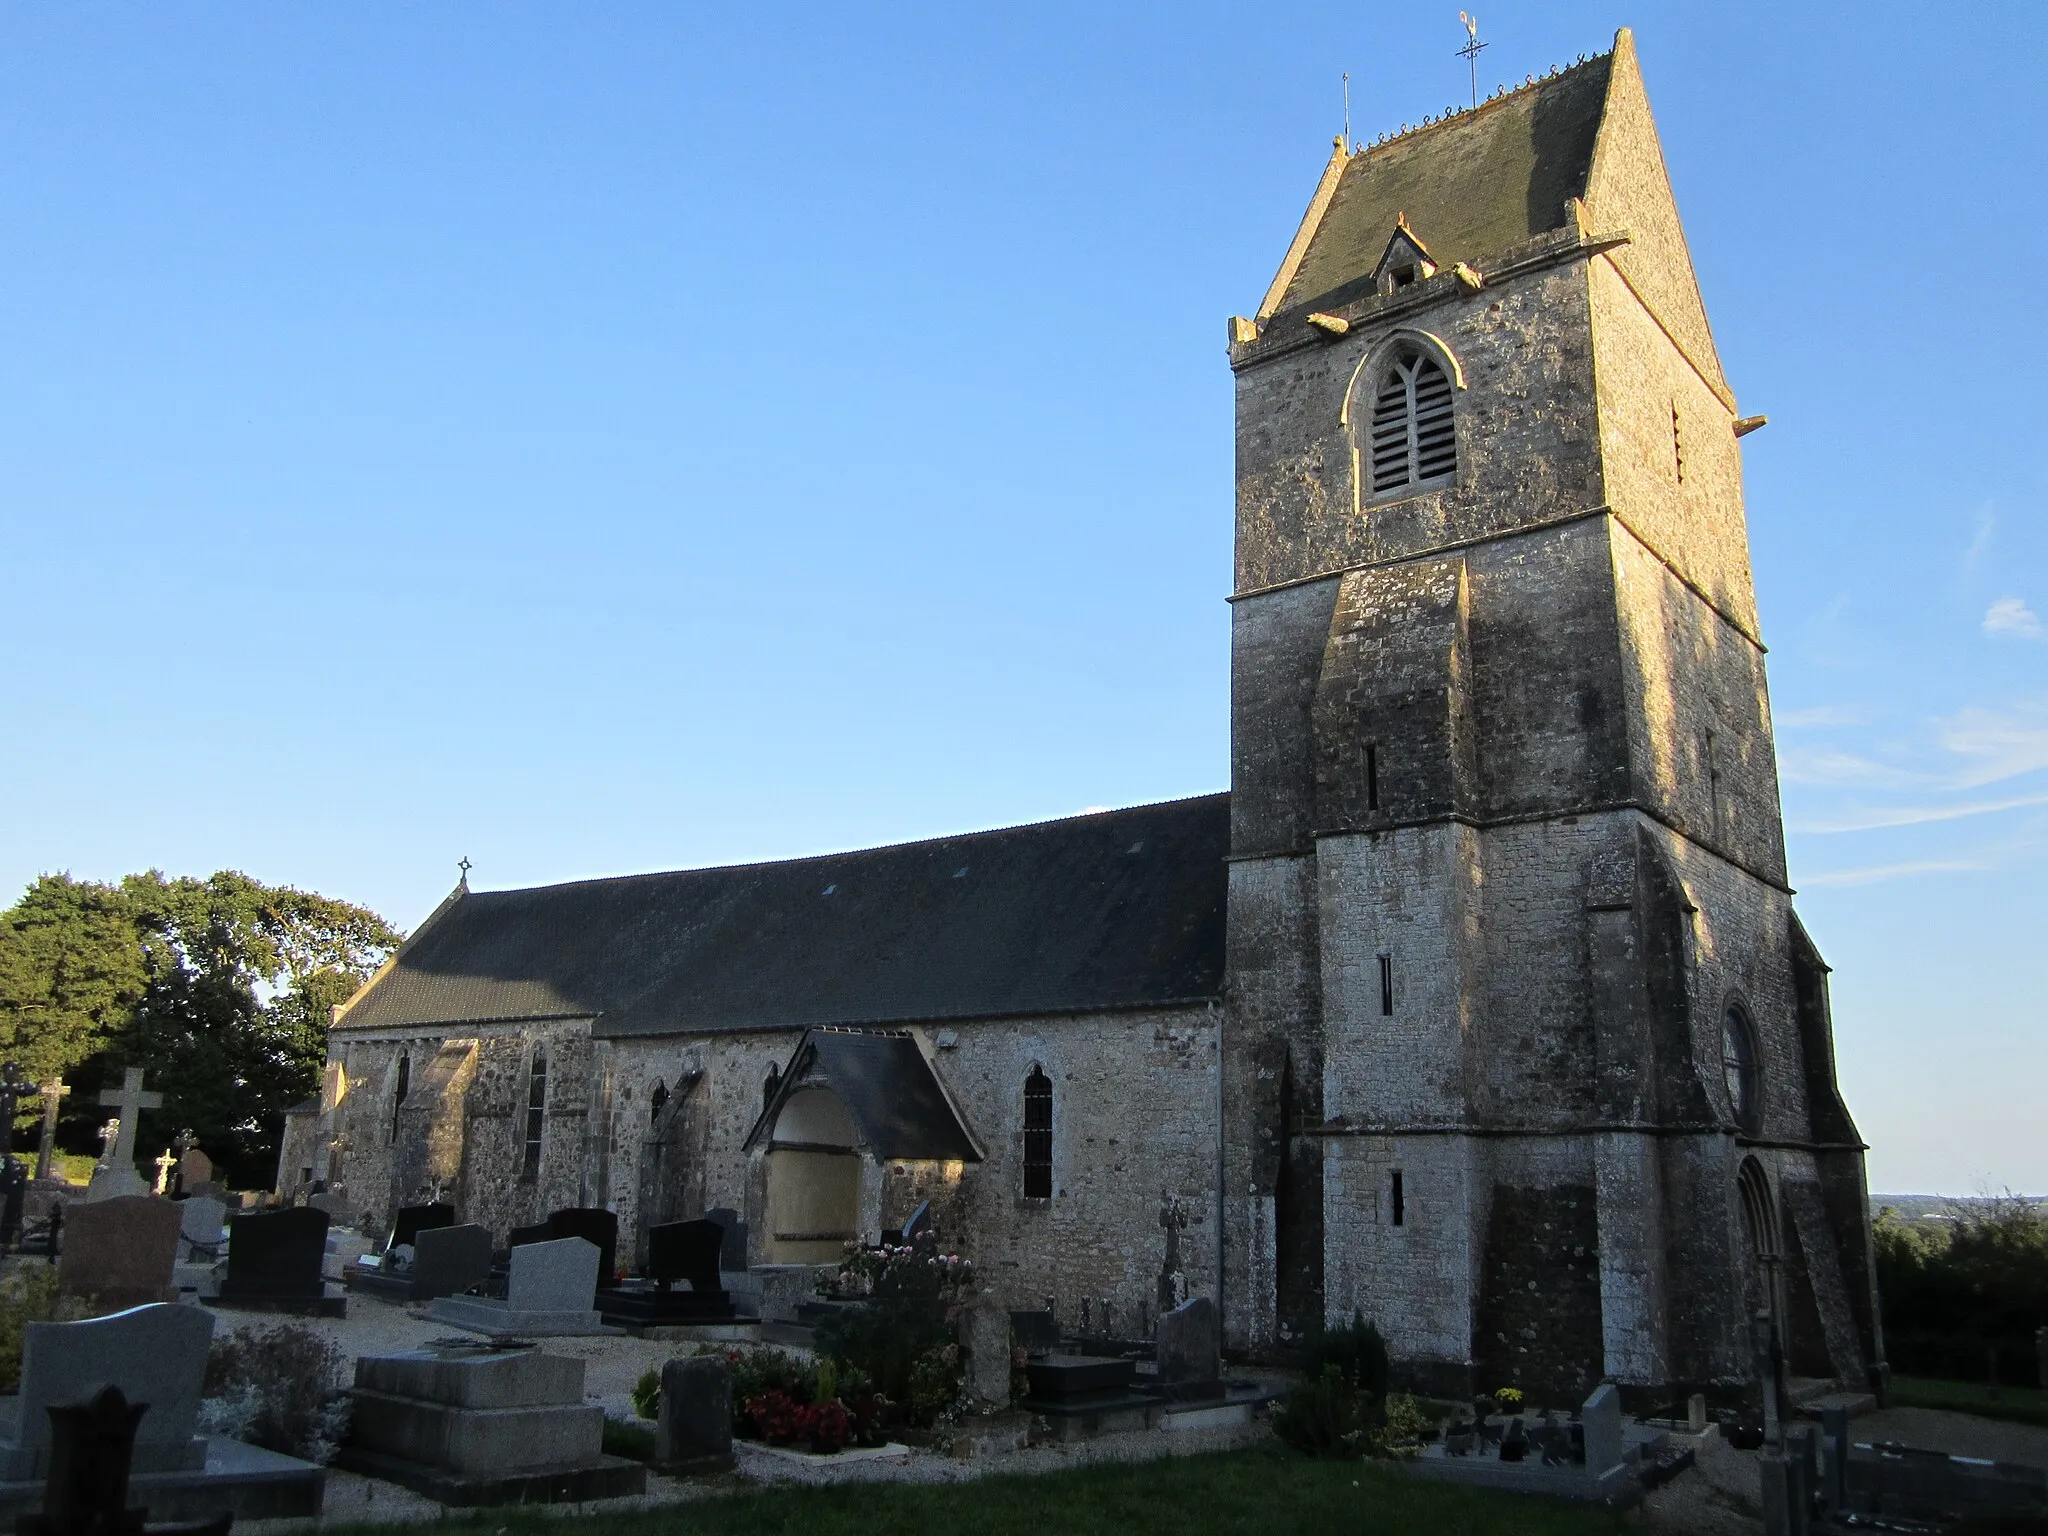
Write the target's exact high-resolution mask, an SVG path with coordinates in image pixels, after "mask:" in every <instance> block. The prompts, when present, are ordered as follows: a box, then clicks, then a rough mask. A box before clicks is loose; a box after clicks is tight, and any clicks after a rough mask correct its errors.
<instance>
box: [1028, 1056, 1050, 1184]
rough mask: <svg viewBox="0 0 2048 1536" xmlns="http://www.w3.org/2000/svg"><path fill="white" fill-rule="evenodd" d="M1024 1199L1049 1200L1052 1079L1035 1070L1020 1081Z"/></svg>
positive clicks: (1035, 1068) (1039, 1070)
mask: <svg viewBox="0 0 2048 1536" xmlns="http://www.w3.org/2000/svg"><path fill="white" fill-rule="evenodd" d="M1024 1198H1025V1199H1026V1200H1050V1199H1051V1198H1052V1079H1051V1078H1049V1077H1047V1076H1046V1075H1045V1073H1044V1071H1043V1070H1042V1069H1041V1068H1038V1067H1033V1068H1032V1069H1031V1075H1030V1076H1029V1077H1027V1078H1025V1079H1024Z"/></svg>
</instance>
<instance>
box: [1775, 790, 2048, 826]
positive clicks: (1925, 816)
mask: <svg viewBox="0 0 2048 1536" xmlns="http://www.w3.org/2000/svg"><path fill="white" fill-rule="evenodd" d="M2029 805H2048V790H2043V791H2042V792H2041V793H2039V794H2033V795H2015V796H2013V797H2012V798H2011V799H2009V800H1980V801H1977V802H1976V803H1974V804H1971V805H1897V806H1886V807H1880V808H1877V809H1873V810H1868V811H1853V812H1851V813H1850V815H1851V816H1852V817H1853V818H1854V819H1853V820H1847V821H1808V822H1801V823H1799V824H1797V825H1795V826H1794V827H1793V828H1792V830H1793V831H1795V832H1813V833H1821V832H1875V831H1877V830H1878V829H1879V828H1882V827H1917V826H1920V825H1922V824H1923V823H1926V822H1930V821H1961V820H1963V819H1964V818H1965V817H1968V816H1989V815H1992V814H1993V813H1994V812H1997V811H2016V810H2019V809H2021V808H2022V807H2025V806H2029Z"/></svg>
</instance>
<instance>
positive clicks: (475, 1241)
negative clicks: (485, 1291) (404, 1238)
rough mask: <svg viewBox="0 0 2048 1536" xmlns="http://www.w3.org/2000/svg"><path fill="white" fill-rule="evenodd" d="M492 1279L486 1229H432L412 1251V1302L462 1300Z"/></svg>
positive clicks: (426, 1232) (407, 1274)
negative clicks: (453, 1297) (454, 1298)
mask: <svg viewBox="0 0 2048 1536" xmlns="http://www.w3.org/2000/svg"><path fill="white" fill-rule="evenodd" d="M490 1276H491V1234H490V1229H489V1228H487V1227H478V1226H461V1227H429V1228H427V1229H426V1230H425V1231H423V1232H421V1233H420V1237H419V1242H418V1243H417V1244H416V1245H415V1246H414V1248H413V1258H412V1268H411V1269H410V1270H408V1271H407V1272H406V1278H407V1279H409V1280H410V1281H411V1282H412V1299H413V1300H415V1301H431V1300H433V1299H434V1298H435V1297H437V1296H460V1295H462V1294H463V1293H464V1292H466V1291H470V1290H474V1289H475V1288H476V1287H477V1286H480V1285H482V1284H483V1283H484V1282H485V1281H487V1280H489V1279H490Z"/></svg>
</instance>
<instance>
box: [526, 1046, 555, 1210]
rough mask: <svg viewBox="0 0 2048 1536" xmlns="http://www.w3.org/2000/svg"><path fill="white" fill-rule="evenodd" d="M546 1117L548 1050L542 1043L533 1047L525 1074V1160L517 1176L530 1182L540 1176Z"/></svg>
mask: <svg viewBox="0 0 2048 1536" xmlns="http://www.w3.org/2000/svg"><path fill="white" fill-rule="evenodd" d="M547 1118H548V1052H547V1047H546V1046H544V1045H536V1046H535V1047H534V1048H533V1066H532V1067H531V1068H529V1069H528V1071H527V1074H526V1162H525V1165H524V1166H523V1167H522V1168H521V1169H520V1172H519V1176H520V1177H521V1178H522V1179H525V1180H527V1181H528V1182H531V1181H532V1180H534V1179H536V1178H538V1177H540V1146H541V1140H542V1133H543V1131H544V1130H545V1129H546V1126H547Z"/></svg>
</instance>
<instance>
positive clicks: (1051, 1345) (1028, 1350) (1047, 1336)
mask: <svg viewBox="0 0 2048 1536" xmlns="http://www.w3.org/2000/svg"><path fill="white" fill-rule="evenodd" d="M1010 1332H1011V1333H1013V1334H1015V1335H1016V1337H1017V1347H1018V1348H1019V1349H1021V1350H1023V1351H1024V1353H1025V1354H1027V1355H1049V1354H1051V1353H1053V1351H1055V1350H1056V1349H1058V1348H1059V1347H1060V1325H1059V1320H1058V1319H1057V1318H1055V1317H1054V1316H1053V1315H1052V1313H1050V1312H1012V1313H1011V1314H1010Z"/></svg>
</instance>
